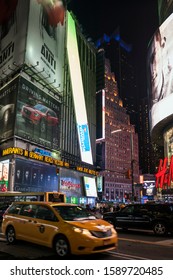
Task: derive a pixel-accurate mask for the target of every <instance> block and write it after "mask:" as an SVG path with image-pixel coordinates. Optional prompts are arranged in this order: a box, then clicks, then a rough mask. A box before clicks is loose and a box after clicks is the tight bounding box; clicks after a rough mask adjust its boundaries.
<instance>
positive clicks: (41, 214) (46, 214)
mask: <svg viewBox="0 0 173 280" xmlns="http://www.w3.org/2000/svg"><path fill="white" fill-rule="evenodd" d="M36 218H38V219H42V220H47V221H57V218H56V216H55V215H54V213H53V212H52V211H51V210H50V209H49V208H48V207H45V206H39V207H38V209H37V213H36Z"/></svg>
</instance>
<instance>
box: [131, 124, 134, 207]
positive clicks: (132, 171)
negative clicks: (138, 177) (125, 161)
mask: <svg viewBox="0 0 173 280" xmlns="http://www.w3.org/2000/svg"><path fill="white" fill-rule="evenodd" d="M130 149H131V179H132V181H131V184H132V198H131V200H132V202H134V174H133V173H134V169H133V163H134V159H133V133H132V130H131V131H130Z"/></svg>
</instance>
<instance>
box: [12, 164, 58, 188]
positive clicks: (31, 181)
mask: <svg viewBox="0 0 173 280" xmlns="http://www.w3.org/2000/svg"><path fill="white" fill-rule="evenodd" d="M14 176H15V182H14V191H18V192H39V191H40V192H43V191H44V192H46V191H58V176H57V174H56V167H55V166H51V165H45V164H41V163H36V162H33V161H28V160H23V159H16V163H15V174H14Z"/></svg>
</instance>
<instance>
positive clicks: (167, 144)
mask: <svg viewBox="0 0 173 280" xmlns="http://www.w3.org/2000/svg"><path fill="white" fill-rule="evenodd" d="M164 151H165V157H167V158H168V161H169V160H170V158H171V156H172V155H173V127H171V128H169V129H168V130H167V131H165V133H164Z"/></svg>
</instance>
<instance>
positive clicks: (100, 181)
mask: <svg viewBox="0 0 173 280" xmlns="http://www.w3.org/2000/svg"><path fill="white" fill-rule="evenodd" d="M97 191H98V192H102V191H103V176H97Z"/></svg>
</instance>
